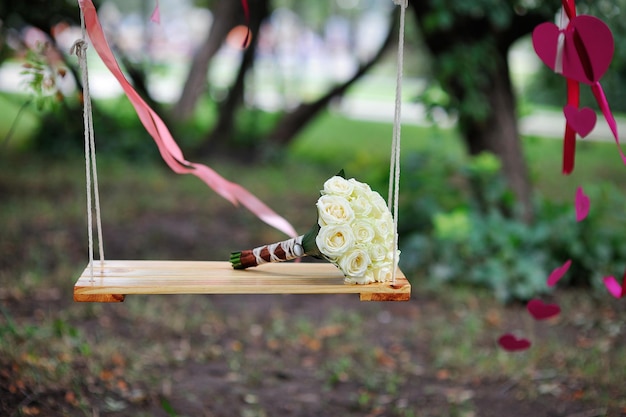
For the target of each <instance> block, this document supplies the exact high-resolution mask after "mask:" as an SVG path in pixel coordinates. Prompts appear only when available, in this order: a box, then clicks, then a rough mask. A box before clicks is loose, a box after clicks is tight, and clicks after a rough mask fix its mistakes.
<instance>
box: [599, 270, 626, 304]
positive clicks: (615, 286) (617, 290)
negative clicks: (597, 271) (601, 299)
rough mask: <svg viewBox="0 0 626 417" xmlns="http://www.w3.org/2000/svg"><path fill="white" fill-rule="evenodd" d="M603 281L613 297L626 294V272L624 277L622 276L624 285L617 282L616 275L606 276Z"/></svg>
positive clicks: (620, 296)
mask: <svg viewBox="0 0 626 417" xmlns="http://www.w3.org/2000/svg"><path fill="white" fill-rule="evenodd" d="M603 282H604V286H605V287H606V289H607V290H608V291H609V292H610V293H611V295H612V296H613V297H615V298H622V297H623V296H624V295H626V272H624V277H623V278H622V285H620V284H619V283H618V282H617V280H616V279H615V277H604V279H603Z"/></svg>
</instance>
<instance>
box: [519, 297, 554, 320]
mask: <svg viewBox="0 0 626 417" xmlns="http://www.w3.org/2000/svg"><path fill="white" fill-rule="evenodd" d="M526 309H527V310H528V312H529V313H530V315H531V316H533V317H534V318H535V320H546V319H549V318H552V317H555V316H558V315H559V314H560V313H561V307H559V306H558V305H556V304H545V303H544V302H543V301H541V300H538V299H533V300H530V301H529V302H528V304H526Z"/></svg>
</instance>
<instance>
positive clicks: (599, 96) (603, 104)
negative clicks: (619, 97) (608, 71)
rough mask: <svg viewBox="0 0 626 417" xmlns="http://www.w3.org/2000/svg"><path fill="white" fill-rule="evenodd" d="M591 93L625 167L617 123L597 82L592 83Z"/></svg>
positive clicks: (625, 158)
mask: <svg viewBox="0 0 626 417" xmlns="http://www.w3.org/2000/svg"><path fill="white" fill-rule="evenodd" d="M591 92H592V93H593V96H594V97H595V98H596V102H597V103H598V106H599V107H600V110H601V111H602V114H603V115H604V119H605V120H606V123H607V124H608V125H609V128H610V129H611V133H613V138H614V139H615V143H616V144H617V149H618V151H619V154H620V156H621V157H622V162H623V163H624V164H625V165H626V155H624V151H622V147H621V145H620V143H619V135H618V133H617V123H616V122H615V117H613V113H612V112H611V108H610V107H609V102H608V101H607V99H606V96H605V95H604V90H603V89H602V86H601V85H600V83H599V82H596V83H594V84H593V85H592V86H591Z"/></svg>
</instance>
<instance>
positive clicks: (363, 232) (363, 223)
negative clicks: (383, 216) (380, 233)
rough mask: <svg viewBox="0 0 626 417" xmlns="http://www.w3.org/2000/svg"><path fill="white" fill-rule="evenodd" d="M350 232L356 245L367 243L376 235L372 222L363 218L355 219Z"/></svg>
mask: <svg viewBox="0 0 626 417" xmlns="http://www.w3.org/2000/svg"><path fill="white" fill-rule="evenodd" d="M352 232H353V233H354V237H355V238H356V242H357V244H358V245H367V244H369V243H370V242H371V241H372V240H374V237H376V232H375V231H374V228H373V227H372V224H371V223H370V222H369V221H367V220H365V219H359V220H356V221H355V222H354V224H353V225H352Z"/></svg>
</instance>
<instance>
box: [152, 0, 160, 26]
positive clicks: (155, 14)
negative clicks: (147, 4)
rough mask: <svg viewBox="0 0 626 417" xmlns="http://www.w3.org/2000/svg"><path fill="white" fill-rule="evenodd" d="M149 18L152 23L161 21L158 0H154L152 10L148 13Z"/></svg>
mask: <svg viewBox="0 0 626 417" xmlns="http://www.w3.org/2000/svg"><path fill="white" fill-rule="evenodd" d="M150 20H151V21H153V22H154V23H161V10H160V8H159V0H156V6H154V11H153V12H152V14H151V15H150Z"/></svg>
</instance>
